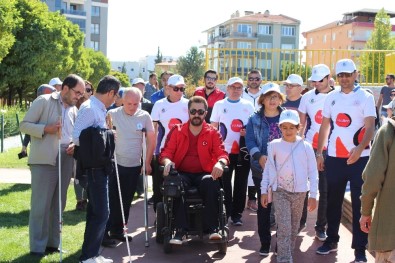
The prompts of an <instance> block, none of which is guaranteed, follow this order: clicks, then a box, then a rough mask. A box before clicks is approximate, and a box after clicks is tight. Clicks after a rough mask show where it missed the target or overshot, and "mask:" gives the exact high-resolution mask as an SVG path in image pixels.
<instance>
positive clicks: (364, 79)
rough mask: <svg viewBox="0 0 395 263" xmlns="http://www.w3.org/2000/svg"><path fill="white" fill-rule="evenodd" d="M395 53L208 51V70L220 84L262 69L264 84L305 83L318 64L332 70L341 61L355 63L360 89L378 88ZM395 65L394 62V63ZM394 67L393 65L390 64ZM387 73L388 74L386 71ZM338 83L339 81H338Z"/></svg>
mask: <svg viewBox="0 0 395 263" xmlns="http://www.w3.org/2000/svg"><path fill="white" fill-rule="evenodd" d="M393 52H394V51H393V50H300V49H231V48H207V49H206V69H214V70H216V71H217V73H218V83H222V84H223V83H226V81H227V80H228V79H229V78H230V77H234V76H239V77H241V78H242V79H244V80H246V79H247V74H248V72H249V71H250V70H251V69H259V70H260V71H261V73H262V78H263V80H264V81H272V82H281V81H283V80H285V79H286V78H287V76H288V75H289V74H292V73H295V74H299V75H301V76H302V78H303V80H304V82H305V83H306V82H307V79H308V78H309V77H310V75H311V68H312V67H313V66H314V65H316V64H321V63H322V64H326V65H327V66H328V67H329V68H330V69H332V76H334V78H335V74H334V68H335V65H336V62H337V61H338V60H339V59H343V58H350V59H352V60H353V61H354V62H355V64H356V65H357V68H358V70H359V79H358V80H359V82H360V83H361V85H368V86H375V85H381V84H383V83H385V73H386V70H385V65H390V64H391V60H394V59H395V58H394V56H389V54H390V53H393ZM392 63H394V62H392ZM391 65H392V64H391ZM387 73H388V71H387ZM335 79H336V78H335Z"/></svg>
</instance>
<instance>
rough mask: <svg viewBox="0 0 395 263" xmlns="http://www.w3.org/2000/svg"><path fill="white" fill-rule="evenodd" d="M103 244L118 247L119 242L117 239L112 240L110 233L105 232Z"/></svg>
mask: <svg viewBox="0 0 395 263" xmlns="http://www.w3.org/2000/svg"><path fill="white" fill-rule="evenodd" d="M101 245H102V246H103V247H116V246H117V242H115V240H112V239H111V238H110V237H109V236H108V234H104V237H103V241H102V242H101Z"/></svg>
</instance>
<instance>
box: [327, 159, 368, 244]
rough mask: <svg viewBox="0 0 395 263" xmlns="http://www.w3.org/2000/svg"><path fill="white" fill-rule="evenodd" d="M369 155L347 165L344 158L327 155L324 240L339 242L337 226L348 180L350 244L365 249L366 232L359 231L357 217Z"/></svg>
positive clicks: (358, 215)
mask: <svg viewBox="0 0 395 263" xmlns="http://www.w3.org/2000/svg"><path fill="white" fill-rule="evenodd" d="M368 159H369V157H361V158H359V159H358V161H357V162H355V163H354V164H351V165H347V163H346V162H347V159H346V158H335V157H330V156H328V157H327V158H326V160H325V169H326V172H327V183H328V204H327V213H326V216H327V220H328V229H327V231H326V234H327V236H328V238H327V239H326V242H328V243H337V242H339V239H340V236H339V226H340V220H341V215H342V204H343V200H344V193H345V190H346V186H347V182H348V181H350V190H351V202H352V216H353V220H352V221H353V222H352V232H353V236H352V244H351V247H352V248H353V249H365V248H366V244H367V237H368V234H366V233H364V232H362V231H361V228H360V226H359V219H360V217H361V212H360V210H361V200H360V199H359V197H360V196H361V187H362V184H363V180H362V171H363V169H364V168H365V165H366V163H367V161H368Z"/></svg>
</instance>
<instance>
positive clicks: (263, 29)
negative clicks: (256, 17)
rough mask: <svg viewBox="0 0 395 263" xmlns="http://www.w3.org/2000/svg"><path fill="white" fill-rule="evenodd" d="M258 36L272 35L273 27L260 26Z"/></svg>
mask: <svg viewBox="0 0 395 263" xmlns="http://www.w3.org/2000/svg"><path fill="white" fill-rule="evenodd" d="M258 34H259V35H271V34H272V26H271V25H258Z"/></svg>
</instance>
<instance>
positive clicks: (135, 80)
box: [132, 78, 145, 86]
mask: <svg viewBox="0 0 395 263" xmlns="http://www.w3.org/2000/svg"><path fill="white" fill-rule="evenodd" d="M137 83H143V84H145V81H144V80H143V79H142V78H134V79H133V80H132V86H133V85H136V84H137Z"/></svg>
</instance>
